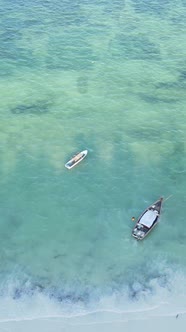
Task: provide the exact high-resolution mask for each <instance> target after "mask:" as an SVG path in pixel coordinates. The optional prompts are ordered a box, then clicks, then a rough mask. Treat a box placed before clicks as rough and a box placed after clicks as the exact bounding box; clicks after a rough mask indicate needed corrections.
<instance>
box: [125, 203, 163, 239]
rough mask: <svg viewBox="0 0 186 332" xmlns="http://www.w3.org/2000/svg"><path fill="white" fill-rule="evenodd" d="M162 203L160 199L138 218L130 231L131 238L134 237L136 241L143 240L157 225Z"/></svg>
mask: <svg viewBox="0 0 186 332" xmlns="http://www.w3.org/2000/svg"><path fill="white" fill-rule="evenodd" d="M162 202H163V197H160V198H159V199H158V200H157V201H156V202H154V203H153V204H152V205H150V206H149V207H148V208H147V209H146V210H145V211H144V212H143V213H142V214H141V216H140V217H139V219H138V221H137V223H136V224H135V226H134V229H133V231H132V236H134V237H135V238H136V239H137V240H143V239H144V238H145V237H146V236H147V234H149V233H150V231H151V230H152V229H153V228H154V226H156V225H157V223H158V221H159V218H160V213H161V207H162Z"/></svg>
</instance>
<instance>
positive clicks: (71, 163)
mask: <svg viewBox="0 0 186 332" xmlns="http://www.w3.org/2000/svg"><path fill="white" fill-rule="evenodd" d="M87 153H88V150H83V151H81V152H78V153H77V154H75V156H73V157H72V158H71V159H70V160H69V161H68V162H67V163H66V164H65V167H66V168H68V169H71V168H72V167H74V166H76V165H77V164H79V163H80V161H82V160H83V159H84V158H85V157H86V155H87Z"/></svg>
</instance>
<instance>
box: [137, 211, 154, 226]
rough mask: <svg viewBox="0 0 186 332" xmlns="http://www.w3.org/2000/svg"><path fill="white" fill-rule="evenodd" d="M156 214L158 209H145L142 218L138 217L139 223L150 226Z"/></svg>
mask: <svg viewBox="0 0 186 332" xmlns="http://www.w3.org/2000/svg"><path fill="white" fill-rule="evenodd" d="M157 215H158V211H156V210H147V212H145V213H144V215H143V216H142V218H141V219H140V221H139V223H140V224H142V225H144V226H146V227H148V228H150V227H151V226H152V224H153V222H154V221H155V219H156V217H157Z"/></svg>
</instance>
